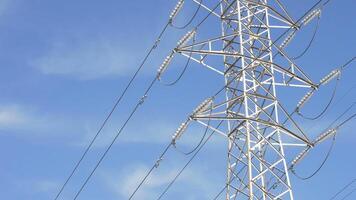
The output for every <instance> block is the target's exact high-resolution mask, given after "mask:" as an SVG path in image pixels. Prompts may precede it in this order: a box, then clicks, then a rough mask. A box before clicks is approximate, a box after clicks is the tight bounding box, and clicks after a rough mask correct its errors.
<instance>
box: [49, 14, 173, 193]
mask: <svg viewBox="0 0 356 200" xmlns="http://www.w3.org/2000/svg"><path fill="white" fill-rule="evenodd" d="M169 24H170V21H169V22H168V23H167V24H166V25H165V26H164V28H163V29H162V31H161V32H160V34H159V36H158V38H157V39H156V41H155V43H154V45H153V46H152V47H151V48H150V50H149V51H148V53H147V54H146V56H145V57H144V59H143V61H142V62H141V64H140V65H139V67H138V68H137V70H136V71H135V73H134V74H133V76H132V77H131V79H130V81H129V82H128V84H127V85H126V87H125V89H124V90H123V91H122V93H121V94H120V96H119V97H118V99H117V100H116V102H115V104H114V106H113V107H112V109H111V110H110V112H109V114H108V115H107V117H106V118H105V120H104V121H103V122H102V124H101V126H100V128H99V129H98V131H97V132H96V134H95V136H94V137H93V138H92V139H91V141H90V143H89V145H88V146H87V147H86V149H85V151H84V152H83V154H82V155H81V156H80V158H79V160H78V161H77V163H76V164H75V166H74V168H73V169H72V171H71V173H70V174H69V176H68V177H67V179H66V180H65V182H64V183H63V185H62V186H61V188H60V190H59V192H58V193H57V195H56V197H55V198H54V199H55V200H57V199H58V198H59V196H60V195H61V193H62V192H63V190H64V188H65V187H66V185H67V184H68V182H69V181H70V179H71V178H72V177H73V175H74V173H75V172H76V171H77V169H78V167H79V166H80V164H81V163H82V161H83V159H84V158H85V157H86V155H87V154H88V152H89V150H90V149H91V148H92V146H93V144H94V143H95V141H96V139H97V138H98V136H99V135H100V133H101V131H102V129H103V128H104V127H105V125H106V124H107V122H108V121H109V119H110V118H111V116H112V114H113V113H114V111H115V110H116V109H117V107H118V105H119V103H120V102H121V100H122V99H123V97H124V96H125V94H126V92H127V91H128V89H129V88H130V87H131V85H132V83H133V81H134V80H135V79H136V77H137V75H138V74H139V72H140V71H141V70H142V68H143V66H144V65H145V63H146V61H147V60H148V58H149V56H150V55H151V54H152V52H153V51H154V50H155V49H156V48H157V46H158V45H159V42H160V40H161V38H162V36H163V34H164V33H165V32H166V30H167V28H168V25H169Z"/></svg>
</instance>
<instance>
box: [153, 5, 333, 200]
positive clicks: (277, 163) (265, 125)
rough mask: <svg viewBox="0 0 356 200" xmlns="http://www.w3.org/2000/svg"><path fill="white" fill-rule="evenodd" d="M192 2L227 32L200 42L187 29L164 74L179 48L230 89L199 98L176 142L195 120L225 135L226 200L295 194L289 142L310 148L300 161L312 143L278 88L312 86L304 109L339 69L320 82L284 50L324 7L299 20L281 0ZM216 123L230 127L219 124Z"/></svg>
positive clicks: (294, 145)
mask: <svg viewBox="0 0 356 200" xmlns="http://www.w3.org/2000/svg"><path fill="white" fill-rule="evenodd" d="M194 1H195V2H196V3H198V4H201V6H202V7H203V8H205V9H206V10H207V11H208V12H210V13H211V14H212V15H213V16H216V19H217V20H219V21H220V23H219V24H220V27H218V26H217V27H215V28H216V29H219V30H222V31H221V35H217V36H216V37H214V38H210V39H206V40H202V41H196V35H197V33H198V30H197V29H196V28H195V29H193V30H192V31H190V32H188V33H187V34H186V35H185V36H184V37H183V38H182V39H181V40H180V41H179V42H178V45H177V47H176V48H175V49H174V50H173V51H172V53H171V54H170V55H169V56H168V57H167V59H166V60H165V61H164V63H163V64H162V66H161V68H160V69H159V76H160V75H161V73H163V71H165V69H166V68H167V66H168V64H169V62H170V61H171V60H172V58H173V56H174V54H176V53H179V54H181V55H183V56H185V57H188V58H189V59H191V60H193V61H195V62H197V63H199V64H201V65H202V66H204V67H206V68H208V69H210V70H213V71H214V72H216V73H217V74H218V75H220V76H223V77H224V79H225V84H224V87H223V88H224V89H223V90H221V91H224V92H225V94H224V98H223V99H222V100H221V99H218V98H217V95H214V96H213V97H211V98H208V99H207V100H205V101H204V102H203V103H201V104H200V105H199V106H198V107H197V109H195V111H194V112H193V113H192V115H190V116H189V118H188V119H187V121H186V122H184V123H183V124H182V125H181V127H180V128H179V129H178V130H177V132H176V134H175V135H174V137H173V140H174V142H175V141H176V140H177V139H178V138H179V137H180V136H181V135H182V133H183V132H184V131H185V129H186V128H187V127H188V125H189V124H190V123H191V122H193V121H196V122H198V123H200V124H202V125H204V126H207V127H208V128H211V129H213V130H214V131H216V132H217V133H219V134H221V135H223V136H224V137H226V138H227V140H228V148H227V152H228V153H227V155H228V159H227V160H228V163H227V181H226V188H227V190H226V191H227V192H226V199H227V200H230V199H238V200H243V199H248V200H255V199H261V200H269V199H273V200H274V199H290V200H293V189H292V185H291V182H290V177H289V173H288V170H289V167H288V165H289V163H288V161H287V158H286V153H285V147H286V146H288V147H290V148H293V147H295V148H297V147H298V148H300V147H305V149H307V150H305V151H303V152H302V154H300V155H299V156H298V157H297V158H296V159H295V160H294V161H293V162H292V164H295V163H296V162H297V161H298V160H299V159H300V158H301V157H302V156H303V155H304V154H305V153H306V151H308V149H310V147H312V146H313V145H314V143H313V142H312V141H310V140H309V138H308V137H307V136H306V134H305V133H304V132H303V130H302V129H301V128H300V127H299V125H298V124H297V123H296V122H295V121H294V120H293V118H292V114H290V113H288V111H287V110H286V109H285V108H284V107H283V104H282V102H280V101H279V99H278V98H277V94H278V92H277V91H278V88H279V87H290V88H296V87H299V88H304V89H306V90H309V92H307V93H306V95H305V96H304V97H303V98H302V99H301V100H300V101H299V103H298V104H297V106H296V109H295V112H299V110H300V109H301V107H302V106H303V105H304V104H305V102H306V101H308V100H309V99H310V97H311V96H312V94H313V92H314V91H315V90H316V89H318V87H319V86H320V85H321V84H324V83H326V82H328V81H330V80H331V79H332V78H334V77H335V76H336V75H337V73H331V74H329V75H328V76H327V77H325V78H324V79H323V80H322V81H321V82H320V83H319V84H315V83H313V82H312V81H311V79H309V78H308V76H307V75H306V74H305V73H304V72H303V71H302V70H301V68H300V67H299V66H298V65H297V64H296V63H295V62H294V61H293V60H292V59H291V58H290V57H289V56H288V55H287V53H286V52H285V51H284V48H285V47H286V46H287V45H288V44H289V43H290V41H291V40H292V39H293V37H294V35H295V34H296V33H297V32H298V31H299V30H300V29H301V28H302V27H303V26H305V25H307V24H308V23H309V22H310V21H311V20H312V19H314V18H315V17H319V15H320V12H321V9H320V8H315V9H314V10H311V11H310V12H309V13H307V14H306V15H305V16H304V17H303V18H302V19H301V20H294V19H293V18H292V17H291V16H290V15H289V14H288V12H287V10H286V8H285V7H284V5H282V3H281V2H280V1H279V0H260V1H256V0H223V1H221V3H220V4H219V6H220V7H219V8H220V9H219V10H220V11H219V12H217V11H215V10H214V9H213V8H209V6H207V5H203V4H202V3H201V2H198V1H196V0H194ZM180 2H181V1H180ZM217 3H218V2H217ZM181 5H182V3H180V4H179V3H178V6H177V9H176V10H179V7H180V6H181ZM175 14H176V13H172V15H171V17H174V16H175ZM210 28H213V27H210ZM192 38H195V39H194V41H193V43H192V44H188V43H189V42H190V41H191V40H192ZM219 93H220V92H219ZM219 93H217V94H219ZM212 121H222V122H226V123H225V124H226V125H225V126H220V127H213V126H212V125H211V124H212V123H210V122H212ZM286 122H288V123H289V126H286V125H285V123H286ZM328 134H329V133H328ZM329 135H330V134H329ZM329 135H328V136H329Z"/></svg>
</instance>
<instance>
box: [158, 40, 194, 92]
mask: <svg viewBox="0 0 356 200" xmlns="http://www.w3.org/2000/svg"><path fill="white" fill-rule="evenodd" d="M194 43H195V36H194V37H193V44H194ZM191 49H192V50H193V49H194V47H193V46H192V47H191ZM192 54H193V53H192V52H190V54H189V58H187V62H186V63H185V66H184V67H183V70H182V72H181V73H180V74H179V76H178V78H177V79H176V80H174V81H172V82H170V83H163V85H165V86H173V85H175V84H176V83H178V81H180V79H181V78H182V77H183V75H184V74H185V72H186V71H187V69H188V67H189V64H190V61H191V57H192Z"/></svg>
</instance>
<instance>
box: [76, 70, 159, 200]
mask: <svg viewBox="0 0 356 200" xmlns="http://www.w3.org/2000/svg"><path fill="white" fill-rule="evenodd" d="M157 80H158V79H157V76H156V77H155V78H154V79H153V80H152V82H151V84H150V85H149V86H148V88H147V89H146V91H145V93H144V95H143V97H142V98H141V99H140V101H139V102H138V103H137V104H136V106H135V107H134V109H133V110H132V112H131V113H130V115H129V117H128V118H127V119H126V121H125V123H124V124H123V125H122V126H121V128H120V129H119V131H118V132H117V134H116V135H115V137H114V139H113V140H112V141H111V143H110V145H109V146H108V147H107V148H106V150H105V152H104V153H103V154H102V156H101V157H100V159H99V161H98V162H97V164H96V165H95V167H94V168H93V169H92V171H91V172H90V174H89V176H88V177H87V178H86V179H85V181H84V183H83V184H82V186H81V187H80V189H79V191H78V192H77V193H76V195H75V197H74V200H75V199H77V198H78V196H79V195H80V194H81V192H82V191H83V189H84V187H85V186H86V184H87V183H88V182H89V180H90V179H91V177H92V176H93V174H94V173H95V171H96V170H97V169H98V167H99V165H100V164H101V162H102V161H103V160H104V158H105V157H106V155H107V153H108V152H109V150H110V149H111V147H112V146H113V145H114V143H115V141H116V139H117V138H118V137H119V135H120V134H121V133H122V131H123V130H124V128H125V127H126V125H127V124H128V122H129V121H130V120H131V118H132V116H133V115H134V114H135V113H136V111H137V109H138V108H139V107H140V106H141V105H142V104H143V103H144V101H145V98H147V95H148V93H149V91H150V90H151V89H152V87H153V85H154V84H155V82H156V81H157Z"/></svg>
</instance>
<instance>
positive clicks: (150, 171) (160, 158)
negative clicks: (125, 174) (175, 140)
mask: <svg viewBox="0 0 356 200" xmlns="http://www.w3.org/2000/svg"><path fill="white" fill-rule="evenodd" d="M171 146H172V142H170V143H169V144H168V145H167V147H166V148H165V149H164V151H163V152H162V153H161V155H160V156H159V158H158V160H157V161H156V162H155V164H154V165H153V166H152V168H151V169H150V170H149V171H148V173H147V174H146V175H145V177H144V178H143V179H142V180H141V182H140V183H139V184H138V186H137V187H136V188H135V190H134V191H133V193H132V194H131V196H130V197H129V200H130V199H132V197H133V196H134V195H135V194H136V192H137V191H138V190H139V189H140V188H141V186H142V184H143V183H144V182H145V181H146V179H147V178H148V177H149V176H150V175H151V173H152V172H153V170H154V169H155V168H157V167H158V165H159V163H160V162H161V160H162V159H163V157H164V155H165V154H166V153H167V151H168V150H169V149H170V147H171Z"/></svg>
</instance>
